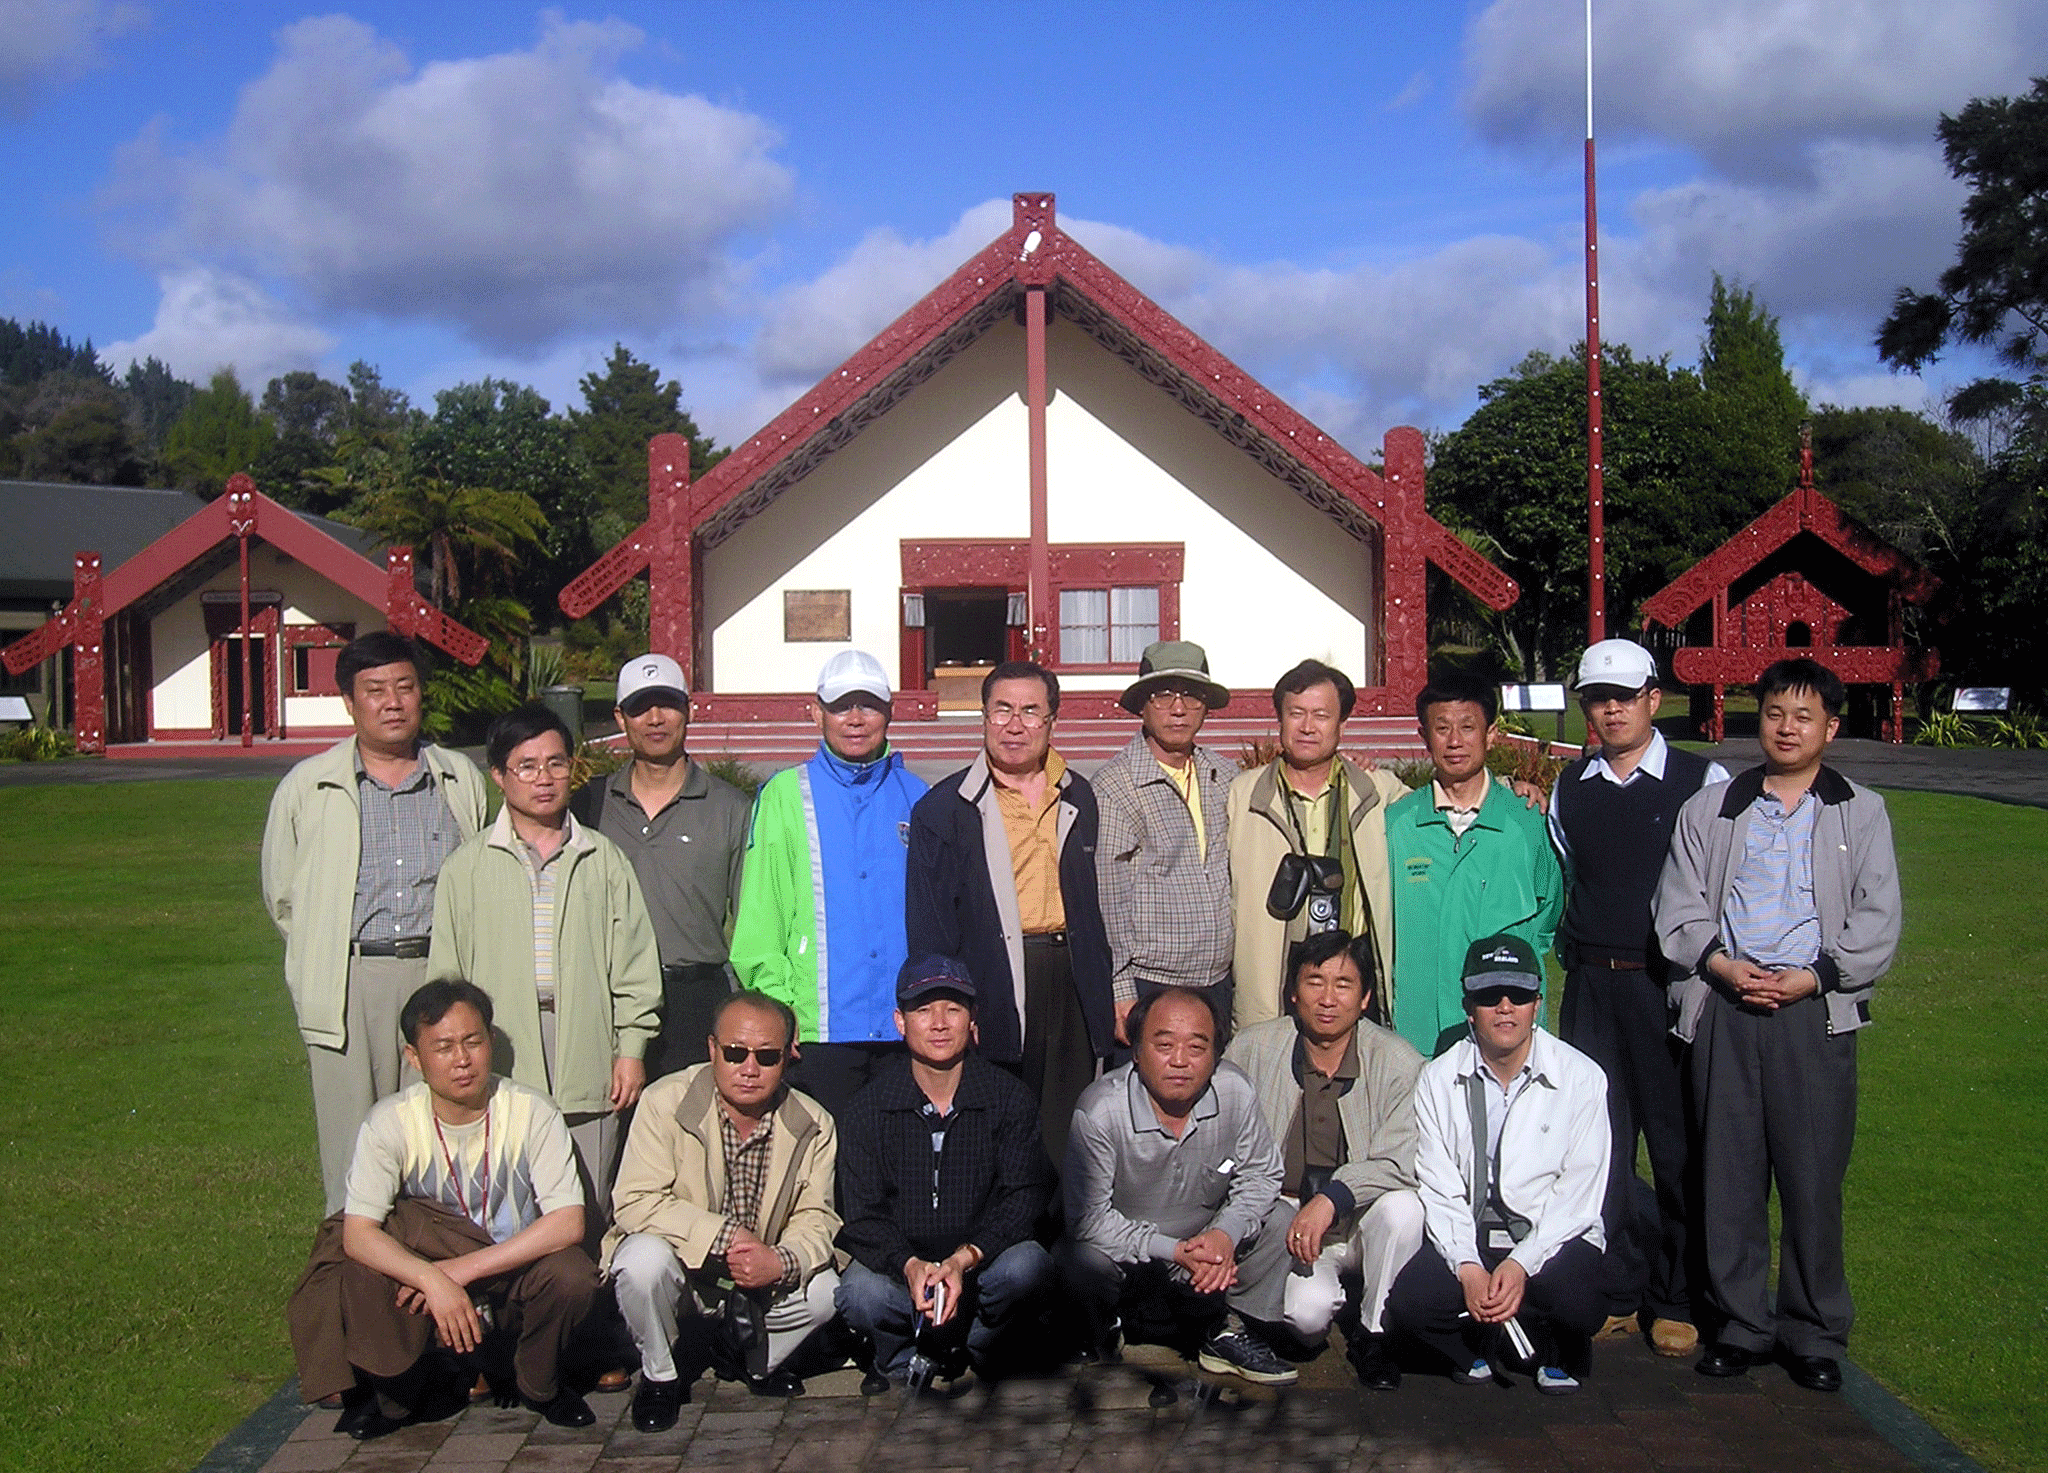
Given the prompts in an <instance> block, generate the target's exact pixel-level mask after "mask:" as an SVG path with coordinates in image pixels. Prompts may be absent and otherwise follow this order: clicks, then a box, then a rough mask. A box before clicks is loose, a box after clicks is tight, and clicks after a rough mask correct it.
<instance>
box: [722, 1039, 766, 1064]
mask: <svg viewBox="0 0 2048 1473" xmlns="http://www.w3.org/2000/svg"><path fill="white" fill-rule="evenodd" d="M718 1051H719V1053H721V1054H723V1055H724V1056H725V1062H726V1063H728V1064H744V1063H746V1062H747V1055H748V1054H752V1055H753V1056H754V1062H755V1063H757V1064H759V1065H760V1066H761V1067H762V1068H763V1069H773V1068H774V1067H775V1066H776V1065H777V1064H779V1063H781V1062H782V1050H781V1049H779V1048H753V1049H750V1048H748V1047H747V1046H746V1045H745V1044H743V1043H721V1044H720V1045H719V1046H718Z"/></svg>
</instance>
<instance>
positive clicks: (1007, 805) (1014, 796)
mask: <svg viewBox="0 0 2048 1473" xmlns="http://www.w3.org/2000/svg"><path fill="white" fill-rule="evenodd" d="M1066 770H1067V761H1066V759H1065V758H1064V757H1062V756H1060V754H1059V753H1057V752H1050V751H1049V752H1047V753H1046V754H1045V801H1044V803H1042V804H1041V805H1040V806H1039V808H1038V810H1037V811H1036V812H1033V811H1032V807H1031V804H1030V803H1029V802H1028V801H1027V800H1026V799H1025V797H1024V795H1023V794H1022V793H1021V792H1019V791H1018V790H1017V789H1015V788H1013V787H1010V786H1009V785H1008V784H1006V783H1004V782H1002V781H1001V780H1000V779H998V780H997V782H996V806H997V807H998V808H1000V809H1001V810H1002V815H1003V832H1004V833H1005V834H1007V835H1009V839H1010V873H1011V875H1012V876H1013V877H1014V878H1015V881H1016V885H1017V918H1018V920H1019V922H1020V923H1021V924H1022V925H1023V927H1024V934H1025V935H1027V936H1033V935H1042V934H1044V933H1045V932H1047V931H1064V930H1066V928H1067V907H1066V902H1065V901H1063V900H1062V899H1061V898H1060V820H1059V811H1060V778H1061V777H1062V776H1064V775H1065V773H1066Z"/></svg>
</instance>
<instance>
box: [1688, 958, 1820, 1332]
mask: <svg viewBox="0 0 2048 1473" xmlns="http://www.w3.org/2000/svg"><path fill="white" fill-rule="evenodd" d="M1827 1021H1828V1011H1827V1004H1826V1003H1825V1002H1823V1001H1822V1000H1821V999H1820V998H1818V997H1808V998H1802V999H1800V1000H1799V1001H1798V1002H1796V1003H1793V1004H1792V1005H1791V1006H1789V1007H1785V1008H1781V1009H1780V1010H1779V1011H1778V1012H1776V1013H1774V1014H1766V1013H1757V1012H1751V1011H1749V1010H1746V1009H1743V1008H1739V1007H1737V1006H1736V1005H1735V1004H1734V1003H1732V1002H1730V1001H1728V999H1727V998H1726V997H1725V996H1723V995H1722V994H1721V993H1719V992H1716V993H1715V994H1714V995H1713V996H1712V997H1711V998H1709V999H1708V1002H1707V1006H1706V1011H1705V1012H1704V1013H1702V1014H1701V1016H1700V1023H1699V1030H1698V1032H1697V1034H1696V1035H1695V1036H1694V1039H1693V1046H1692V1047H1693V1058H1692V1079H1693V1101H1694V1104H1695V1106H1696V1108H1697V1109H1698V1112H1699V1120H1700V1143H1699V1159H1700V1213H1701V1217H1702V1219H1703V1228H1702V1236H1703V1238H1704V1248H1705V1257H1706V1273H1707V1286H1706V1287H1707V1297H1708V1300H1709V1302H1710V1303H1711V1305H1712V1307H1713V1310H1714V1312H1715V1314H1714V1317H1715V1319H1716V1320H1717V1321H1720V1322H1721V1323H1720V1326H1719V1328H1717V1329H1716V1330H1715V1331H1714V1332H1713V1333H1714V1335H1715V1338H1716V1339H1717V1340H1719V1341H1720V1342H1721V1343H1722V1344H1726V1345H1732V1346H1735V1347H1737V1348H1739V1349H1742V1350H1747V1351H1751V1352H1754V1353H1756V1354H1765V1353H1768V1352H1769V1351H1770V1350H1771V1349H1772V1347H1773V1346H1774V1345H1776V1346H1782V1347H1784V1349H1785V1350H1786V1351H1787V1352H1788V1353H1789V1354H1792V1355H1800V1356H1829V1357H1835V1358H1839V1357H1840V1356H1841V1355H1842V1354H1843V1352H1844V1351H1845V1350H1846V1349H1847V1348H1848V1344H1849V1326H1850V1323H1851V1322H1852V1321H1853V1320H1854V1318H1855V1306H1854V1304H1853V1303H1852V1302H1851V1300H1850V1298H1849V1279H1848V1274H1847V1272H1846V1271H1845V1269H1844V1267H1843V1261H1842V1179H1843V1177H1844V1176H1846V1175H1847V1174H1848V1170H1849V1153H1850V1149H1851V1148H1852V1147H1853V1146H1854V1144H1855V1141H1856V1035H1855V1034H1854V1033H1853V1032H1850V1033H1843V1034H1837V1035H1832V1036H1831V1035H1830V1034H1829V1033H1828V1031H1827ZM1773 1184H1775V1185H1776V1187H1777V1190H1778V1212H1779V1216H1780V1218H1781V1231H1780V1233H1779V1236H1778V1294H1777V1303H1776V1306H1775V1308H1774V1307H1773V1305H1772V1302H1771V1294H1770V1277H1771V1219H1770V1192H1771V1188H1772V1186H1773Z"/></svg>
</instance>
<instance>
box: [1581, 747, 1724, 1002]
mask: <svg viewBox="0 0 2048 1473" xmlns="http://www.w3.org/2000/svg"><path fill="white" fill-rule="evenodd" d="M1591 760H1592V759H1590V758H1587V757H1581V758H1580V759H1579V760H1578V761H1576V762H1574V763H1573V764H1572V765H1571V766H1570V767H1567V768H1566V769H1565V770H1564V776H1563V778H1562V779H1561V780H1560V781H1559V783H1558V786H1557V793H1558V797H1557V807H1558V822H1559V823H1560V825H1561V826H1562V827H1563V829H1564V836H1565V841H1566V843H1568V844H1569V845H1570V846H1571V894H1570V896H1569V897H1568V898H1567V899H1566V901H1565V911H1564V924H1563V925H1561V926H1560V927H1559V928H1558V933H1557V940H1558V950H1559V952H1560V953H1561V957H1560V959H1561V960H1564V961H1565V962H1566V964H1567V965H1570V964H1571V963H1572V962H1575V961H1598V960H1607V959H1612V960H1615V961H1625V962H1637V963H1641V964H1643V965H1646V966H1650V967H1652V969H1653V970H1654V969H1655V967H1656V965H1657V963H1658V961H1659V958H1658V956H1657V942H1656V939H1655V936H1654V934H1653V932H1652V928H1651V925H1650V901H1651V899H1652V898H1653V897H1654V896H1655V895H1656V893H1657V876H1658V875H1659V874H1661V873H1662V872H1663V869H1664V856H1665V855H1666V854H1667V853H1668V852H1669V851H1670V849H1671V829H1672V824H1673V823H1674V822H1675V821H1676V820H1677V818H1678V810H1679V809H1680V808H1682V807H1683V806H1685V800H1686V799H1687V798H1690V797H1691V796H1692V795H1693V794H1694V793H1697V792H1698V791H1699V790H1700V787H1701V785H1702V784H1703V783H1704V782H1705V781H1706V776H1707V760H1706V758H1704V757H1700V756H1697V755H1695V754H1693V753H1691V752H1681V751H1679V750H1678V749H1677V748H1676V747H1668V748H1666V749H1665V753H1664V776H1663V778H1662V779H1661V780H1660V779H1656V778H1652V777H1648V776H1644V777H1641V778H1638V779H1637V780H1636V781H1634V782H1632V783H1630V784H1629V785H1628V786H1627V787H1621V786H1619V785H1617V784H1615V783H1611V782H1608V781H1607V780H1606V779H1605V778H1594V779H1593V780H1592V781H1590V782H1582V781H1580V779H1581V778H1582V777H1584V776H1585V772H1586V765H1587V763H1588V762H1589V761H1591Z"/></svg>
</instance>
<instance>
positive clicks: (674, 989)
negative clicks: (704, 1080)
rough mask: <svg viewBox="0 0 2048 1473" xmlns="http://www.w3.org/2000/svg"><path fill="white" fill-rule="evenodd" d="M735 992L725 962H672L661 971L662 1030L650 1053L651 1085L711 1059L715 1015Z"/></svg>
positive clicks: (648, 1069)
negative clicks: (709, 1043) (709, 1044)
mask: <svg viewBox="0 0 2048 1473" xmlns="http://www.w3.org/2000/svg"><path fill="white" fill-rule="evenodd" d="M731 992H732V978H731V977H729V976H728V975H726V970H725V963H723V962H672V963H670V964H668V965H666V966H664V967H663V968H662V969H661V1031H660V1032H659V1033H657V1034H655V1036H654V1042H653V1043H652V1044H651V1045H649V1047H648V1050H647V1082H648V1083H649V1084H652V1083H653V1082H654V1081H655V1080H657V1079H659V1078H661V1077H662V1076H663V1075H665V1074H674V1073H675V1072H677V1071H678V1070H680V1069H687V1068H689V1067H690V1066H691V1065H692V1064H701V1063H703V1062H704V1060H705V1059H706V1057H708V1054H707V1050H706V1047H705V1040H706V1039H708V1038H709V1037H710V1036H711V1015H712V1014H713V1013H715V1012H717V1011H718V1004H719V1003H720V1001H722V1000H723V999H724V998H726V997H727V996H729V995H730V994H731Z"/></svg>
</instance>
